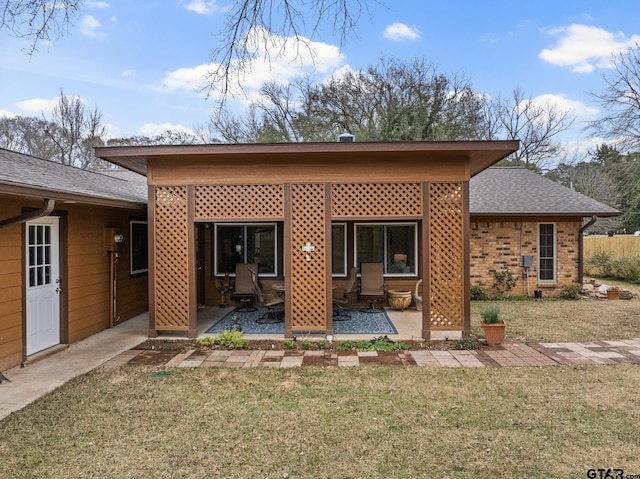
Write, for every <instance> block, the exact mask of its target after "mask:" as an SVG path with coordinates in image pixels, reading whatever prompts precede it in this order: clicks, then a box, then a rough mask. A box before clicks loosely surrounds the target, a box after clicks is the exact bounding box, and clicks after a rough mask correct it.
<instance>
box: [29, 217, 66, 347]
mask: <svg viewBox="0 0 640 479" xmlns="http://www.w3.org/2000/svg"><path fill="white" fill-rule="evenodd" d="M58 242H59V239H58V217H56V216H47V217H45V218H39V219H37V220H33V221H29V222H27V223H26V247H27V251H26V255H25V257H26V260H27V264H26V272H27V274H26V280H27V301H26V302H27V355H30V354H34V353H37V352H38V351H42V350H43V349H47V348H50V347H51V346H55V345H56V344H60V290H59V286H60V284H59V282H60V274H59V271H60V265H59V260H60V251H59V244H58Z"/></svg>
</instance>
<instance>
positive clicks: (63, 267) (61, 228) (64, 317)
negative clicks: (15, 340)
mask: <svg viewBox="0 0 640 479" xmlns="http://www.w3.org/2000/svg"><path fill="white" fill-rule="evenodd" d="M33 211H37V208H26V207H23V208H22V212H23V214H24V213H29V212H33ZM47 216H57V217H58V255H59V257H58V268H59V270H58V275H59V277H60V287H61V288H62V291H61V292H60V293H59V294H60V343H59V344H68V343H69V299H68V298H69V295H68V294H69V293H68V289H69V281H68V277H69V274H68V273H69V262H68V251H69V249H68V242H67V237H68V234H67V233H68V223H67V212H66V211H62V210H54V211H52V212H51V214H49V215H47ZM35 219H37V218H32V219H31V220H30V221H33V220H35ZM20 229H21V231H22V233H21V234H22V248H21V250H22V252H21V262H22V268H21V269H22V363H23V364H24V363H25V362H26V361H27V279H28V275H29V272H28V271H27V256H26V254H27V228H26V227H25V226H24V225H22V228H20ZM36 354H37V353H36Z"/></svg>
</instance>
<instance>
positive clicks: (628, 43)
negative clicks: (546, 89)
mask: <svg viewBox="0 0 640 479" xmlns="http://www.w3.org/2000/svg"><path fill="white" fill-rule="evenodd" d="M547 33H548V34H549V35H553V36H559V37H560V38H559V40H558V42H557V43H556V45H555V46H554V47H553V48H545V49H544V50H542V51H541V52H540V54H539V55H538V56H539V57H540V58H541V59H542V60H544V61H546V62H548V63H552V64H553V65H558V66H569V67H571V68H572V70H573V71H574V72H576V73H591V72H592V71H594V70H595V69H596V68H611V67H612V66H613V65H612V62H611V55H615V54H618V53H620V52H621V51H623V50H626V49H628V48H630V47H633V46H634V45H635V44H636V43H640V35H632V36H631V37H629V38H626V37H625V35H624V34H623V33H615V34H614V33H611V32H608V31H606V30H604V29H602V28H598V27H592V26H589V25H578V24H573V25H569V26H568V27H560V28H554V29H551V30H549V31H548V32H547Z"/></svg>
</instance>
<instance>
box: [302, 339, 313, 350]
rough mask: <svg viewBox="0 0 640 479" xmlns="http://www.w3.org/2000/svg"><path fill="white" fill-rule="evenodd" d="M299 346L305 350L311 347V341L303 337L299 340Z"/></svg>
mask: <svg viewBox="0 0 640 479" xmlns="http://www.w3.org/2000/svg"><path fill="white" fill-rule="evenodd" d="M300 347H301V348H302V349H304V350H305V351H306V350H307V349H309V348H311V341H309V340H308V339H303V340H302V341H300Z"/></svg>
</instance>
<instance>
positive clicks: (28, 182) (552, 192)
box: [0, 148, 620, 216]
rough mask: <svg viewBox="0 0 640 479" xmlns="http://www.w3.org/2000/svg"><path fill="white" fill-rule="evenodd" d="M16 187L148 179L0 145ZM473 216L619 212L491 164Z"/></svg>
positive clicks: (2, 180)
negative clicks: (90, 168) (86, 167)
mask: <svg viewBox="0 0 640 479" xmlns="http://www.w3.org/2000/svg"><path fill="white" fill-rule="evenodd" d="M16 188H18V189H20V188H23V189H25V190H28V191H31V192H34V191H37V192H41V193H42V196H43V197H51V198H54V199H78V198H77V197H81V198H82V199H83V200H84V201H86V202H87V203H96V204H104V203H105V202H106V203H108V202H114V201H116V202H123V203H128V204H132V203H135V204H137V205H138V206H142V205H144V204H146V203H147V183H146V178H145V177H144V176H142V175H139V174H137V173H134V172H133V171H128V170H109V171H103V172H92V171H87V170H81V169H79V168H74V167H71V166H66V165H62V164H60V163H56V162H53V161H48V160H42V159H40V158H36V157H33V156H28V155H23V154H21V153H16V152H14V151H10V150H5V149H2V148H0V192H3V191H9V190H11V191H13V192H15V191H14V190H15V189H16ZM469 198H470V205H469V206H470V212H471V214H472V215H476V216H483V215H484V216H495V215H500V216H533V215H554V216H592V215H597V216H616V215H619V214H620V211H618V210H616V209H615V208H611V207H610V206H607V205H605V204H603V203H600V202H599V201H596V200H594V199H592V198H589V197H587V196H585V195H582V194H580V193H577V192H575V191H573V190H570V189H569V188H566V187H565V186H562V185H560V184H558V183H556V182H554V181H552V180H550V179H548V178H545V177H543V176H541V175H539V174H537V173H535V172H533V171H531V170H527V169H526V168H505V167H492V168H488V169H486V170H484V171H483V172H481V173H479V174H478V175H476V176H474V177H473V178H472V179H471V182H470V185H469Z"/></svg>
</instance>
